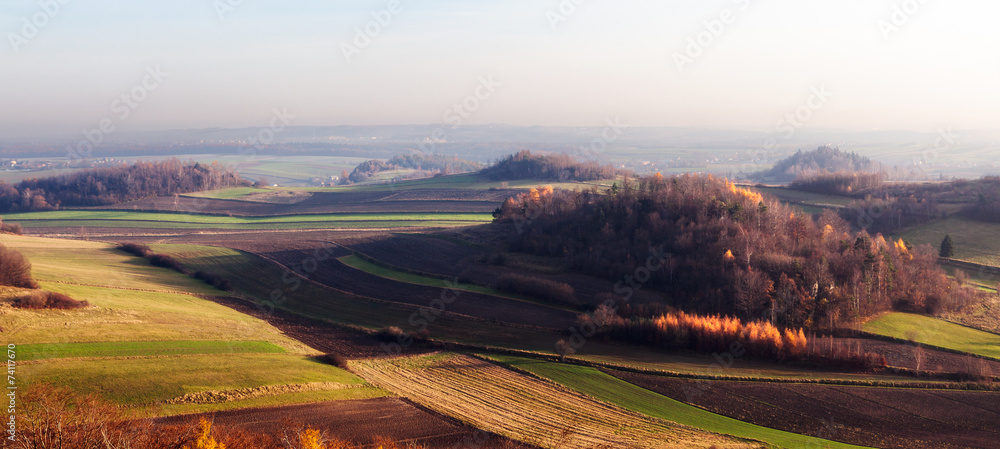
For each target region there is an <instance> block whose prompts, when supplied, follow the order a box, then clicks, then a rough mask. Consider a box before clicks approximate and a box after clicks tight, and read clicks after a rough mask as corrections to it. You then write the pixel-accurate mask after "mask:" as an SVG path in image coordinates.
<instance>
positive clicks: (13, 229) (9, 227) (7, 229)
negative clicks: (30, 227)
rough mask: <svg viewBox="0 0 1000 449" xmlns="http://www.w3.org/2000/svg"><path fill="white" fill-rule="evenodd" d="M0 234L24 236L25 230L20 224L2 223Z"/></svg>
mask: <svg viewBox="0 0 1000 449" xmlns="http://www.w3.org/2000/svg"><path fill="white" fill-rule="evenodd" d="M0 232H3V233H4V234H17V235H23V234H24V229H22V228H21V225H20V224H18V223H0Z"/></svg>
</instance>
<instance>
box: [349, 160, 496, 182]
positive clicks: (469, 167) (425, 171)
mask: <svg viewBox="0 0 1000 449" xmlns="http://www.w3.org/2000/svg"><path fill="white" fill-rule="evenodd" d="M482 168H483V164H480V163H479V162H472V161H467V160H465V159H460V158H458V157H456V156H443V155H439V154H432V155H425V154H403V155H399V156H395V157H393V158H391V159H389V160H388V161H385V162H383V161H380V160H370V161H364V162H362V163H360V164H358V166H357V167H354V170H353V171H352V172H351V173H346V171H345V172H344V173H341V176H340V178H341V179H340V181H341V184H349V183H358V182H365V181H367V180H368V179H369V178H371V177H372V176H375V175H376V174H378V173H380V172H384V171H392V170H400V169H411V170H417V171H418V172H419V173H416V174H413V175H411V177H425V176H428V175H430V174H440V175H450V174H455V173H469V172H474V171H477V170H480V169H482Z"/></svg>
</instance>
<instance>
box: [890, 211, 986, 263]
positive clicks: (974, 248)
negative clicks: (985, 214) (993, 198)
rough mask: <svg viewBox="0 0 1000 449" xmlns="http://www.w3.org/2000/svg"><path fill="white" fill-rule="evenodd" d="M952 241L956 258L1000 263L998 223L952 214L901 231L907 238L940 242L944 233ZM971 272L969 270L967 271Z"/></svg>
mask: <svg viewBox="0 0 1000 449" xmlns="http://www.w3.org/2000/svg"><path fill="white" fill-rule="evenodd" d="M946 235H951V238H952V240H953V241H954V242H955V257H954V258H955V259H958V260H964V261H967V262H973V263H978V264H983V265H991V266H995V267H1000V238H997V236H998V235H1000V223H987V222H982V221H976V220H971V219H968V218H965V217H960V216H951V217H948V218H946V219H943V220H937V221H934V222H931V223H928V224H925V225H921V226H917V227H914V228H911V229H909V230H907V231H905V232H903V233H902V234H901V235H899V237H902V238H903V239H904V240H906V241H907V242H911V243H915V244H929V245H931V246H933V247H934V248H935V249H937V248H939V247H940V246H941V240H943V239H944V236H946ZM970 274H972V273H970Z"/></svg>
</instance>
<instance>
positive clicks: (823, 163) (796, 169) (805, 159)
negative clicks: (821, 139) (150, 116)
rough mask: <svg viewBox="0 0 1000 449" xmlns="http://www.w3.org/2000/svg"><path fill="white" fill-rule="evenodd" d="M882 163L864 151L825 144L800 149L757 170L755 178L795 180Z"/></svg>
mask: <svg viewBox="0 0 1000 449" xmlns="http://www.w3.org/2000/svg"><path fill="white" fill-rule="evenodd" d="M881 171H883V167H882V164H881V163H878V162H874V161H872V160H871V159H868V158H867V157H864V156H862V155H860V154H857V153H853V152H848V151H841V150H840V149H839V148H836V147H830V146H822V147H819V148H817V149H815V150H813V151H805V152H803V151H802V150H799V151H798V152H796V153H795V154H793V155H791V156H789V157H787V158H785V159H782V160H781V161H778V163H777V164H774V167H772V168H771V169H770V170H765V171H762V172H759V173H756V174H755V175H753V176H752V178H754V179H756V180H758V181H772V182H792V181H795V180H797V179H800V178H806V177H813V176H817V175H823V174H829V173H879V172H881Z"/></svg>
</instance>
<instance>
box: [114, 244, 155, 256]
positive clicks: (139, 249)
mask: <svg viewBox="0 0 1000 449" xmlns="http://www.w3.org/2000/svg"><path fill="white" fill-rule="evenodd" d="M118 249H120V250H122V251H125V252H126V253H129V254H132V255H133V256H138V257H149V255H150V254H153V249H152V248H150V247H149V245H144V244H142V243H134V242H129V243H119V244H118Z"/></svg>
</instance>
